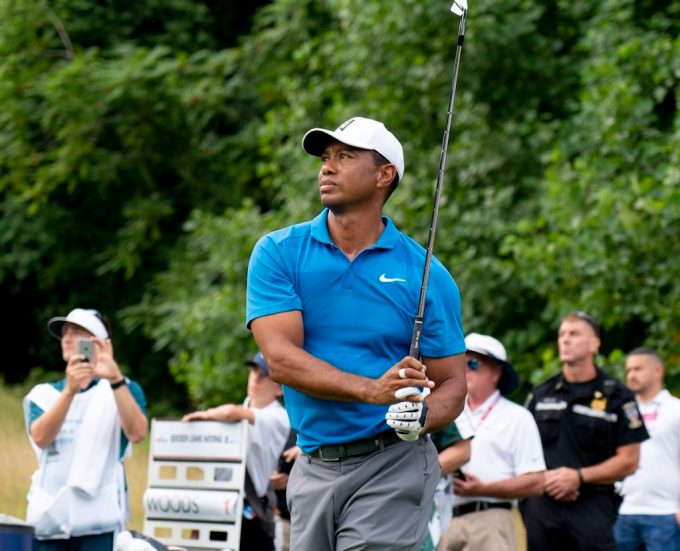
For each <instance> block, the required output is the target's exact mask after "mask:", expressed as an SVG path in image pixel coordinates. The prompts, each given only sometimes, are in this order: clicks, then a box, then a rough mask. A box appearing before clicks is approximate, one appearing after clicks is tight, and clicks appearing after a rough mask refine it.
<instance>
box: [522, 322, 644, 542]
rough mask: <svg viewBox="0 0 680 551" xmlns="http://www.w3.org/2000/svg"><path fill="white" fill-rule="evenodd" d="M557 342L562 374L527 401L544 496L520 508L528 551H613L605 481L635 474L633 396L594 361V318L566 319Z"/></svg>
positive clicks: (639, 432)
mask: <svg viewBox="0 0 680 551" xmlns="http://www.w3.org/2000/svg"><path fill="white" fill-rule="evenodd" d="M557 343H558V349H559V355H560V360H561V361H562V372H561V373H560V374H558V375H555V376H554V377H551V378H550V379H548V380H547V381H545V382H544V383H543V384H541V385H539V386H538V387H536V388H535V389H534V391H533V393H532V394H530V395H529V397H528V399H527V407H528V409H529V411H531V413H532V414H533V415H534V417H535V418H536V423H537V424H538V428H539V431H540V433H541V440H542V443H543V453H544V456H545V462H546V466H547V468H548V471H547V472H546V480H545V482H546V484H545V493H544V494H542V495H540V496H536V497H530V498H527V499H526V500H524V502H523V503H522V506H521V512H522V516H523V519H524V523H525V526H526V530H527V547H528V551H538V550H541V551H544V550H546V549H550V550H553V551H561V550H565V551H566V550H569V551H573V550H585V549H588V550H605V549H606V550H609V549H611V550H615V549H616V548H617V547H616V543H615V541H614V536H613V525H614V522H615V520H616V513H617V509H618V500H617V499H616V496H615V494H614V486H613V483H614V482H616V481H617V480H621V479H623V478H624V477H626V476H628V475H629V474H632V473H633V472H635V470H636V469H637V466H638V461H639V457H640V442H642V441H643V440H646V439H647V438H649V435H648V434H647V430H646V429H645V426H644V424H643V422H642V419H641V417H640V412H639V411H638V408H637V404H636V402H635V397H634V396H633V394H632V393H631V392H630V391H629V390H628V389H627V388H626V387H625V385H623V384H622V383H621V382H619V381H617V380H616V379H614V378H612V377H610V376H609V375H607V374H606V373H604V372H603V371H602V369H600V368H599V367H597V366H596V365H595V363H594V357H595V355H596V354H597V352H598V350H599V347H600V337H599V330H598V327H597V324H596V322H595V320H594V319H593V318H592V317H591V316H590V315H588V314H586V313H585V312H575V313H572V314H569V315H568V316H566V317H565V318H564V319H563V320H562V322H561V324H560V329H559V334H558V341H557Z"/></svg>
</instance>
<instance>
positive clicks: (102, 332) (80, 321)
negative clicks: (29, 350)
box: [47, 308, 109, 340]
mask: <svg viewBox="0 0 680 551" xmlns="http://www.w3.org/2000/svg"><path fill="white" fill-rule="evenodd" d="M100 316H101V314H100V313H99V312H97V310H86V309H84V308H76V309H74V310H71V311H70V312H69V313H68V315H67V316H66V317H63V316H58V317H56V318H52V319H50V321H48V322H47V330H48V331H49V332H50V334H51V335H52V336H53V337H56V338H57V339H60V340H61V335H62V330H63V328H64V324H65V323H73V324H75V325H78V326H80V327H82V328H83V329H87V330H88V331H89V332H90V333H92V334H93V335H94V336H95V337H99V338H100V339H108V338H109V332H108V331H107V329H106V325H104V322H103V321H102V320H101V318H100Z"/></svg>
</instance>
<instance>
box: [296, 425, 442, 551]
mask: <svg viewBox="0 0 680 551" xmlns="http://www.w3.org/2000/svg"><path fill="white" fill-rule="evenodd" d="M440 472H441V471H440V467H439V458H438V455H437V450H436V449H435V447H434V445H433V444H432V441H431V440H430V439H429V437H426V438H420V439H419V440H417V441H416V442H398V443H396V444H393V445H391V446H388V447H386V448H384V449H382V450H379V451H376V452H374V453H371V454H369V455H364V456H360V457H350V458H348V459H343V460H340V461H336V462H326V461H322V460H321V459H317V458H314V457H311V456H309V455H306V454H303V455H302V456H300V457H299V458H298V459H297V460H296V461H295V464H294V466H293V470H292V472H291V474H290V478H289V479H288V489H287V499H288V507H289V509H290V515H291V541H290V548H291V549H295V551H350V550H351V551H359V550H371V551H379V550H384V551H388V550H389V551H402V550H403V551H407V550H413V551H417V550H418V549H420V545H421V542H422V541H423V539H424V538H425V535H426V533H427V522H428V518H429V515H430V511H431V509H432V501H433V499H434V492H435V489H436V488H437V482H438V481H439V474H440Z"/></svg>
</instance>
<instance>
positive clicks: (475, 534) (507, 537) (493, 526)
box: [437, 509, 517, 551]
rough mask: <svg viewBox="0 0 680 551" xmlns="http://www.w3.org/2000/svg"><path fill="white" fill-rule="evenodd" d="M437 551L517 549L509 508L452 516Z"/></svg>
mask: <svg viewBox="0 0 680 551" xmlns="http://www.w3.org/2000/svg"><path fill="white" fill-rule="evenodd" d="M437 550H438V551H517V534H516V532H515V524H514V522H513V520H512V511H510V510H509V509H489V510H487V511H478V512H476V513H468V514H467V515H463V516H460V517H453V520H452V521H451V524H450V525H449V528H448V530H447V531H446V534H444V535H443V536H442V538H441V539H440V540H439V545H438V546H437Z"/></svg>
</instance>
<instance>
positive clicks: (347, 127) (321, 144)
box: [302, 117, 404, 181]
mask: <svg viewBox="0 0 680 551" xmlns="http://www.w3.org/2000/svg"><path fill="white" fill-rule="evenodd" d="M332 140H338V141H339V142H342V143H344V144H347V145H351V146H352V147H358V148H360V149H369V150H373V151H377V152H378V153H380V154H381V155H382V156H383V157H385V159H387V160H388V161H389V162H390V163H392V164H393V165H394V166H395V167H396V168H397V174H398V175H399V181H401V180H402V178H403V177H404V150H403V148H402V147H401V143H399V140H397V138H396V137H395V136H394V134H392V132H390V131H389V130H387V128H385V125H384V124H383V123H381V122H379V121H374V120H373V119H365V118H364V117H353V118H351V119H349V120H346V121H345V122H343V123H342V124H341V125H340V126H338V127H337V128H336V129H335V130H326V129H325V128H312V129H311V130H309V131H308V132H307V133H306V134H305V135H304V137H303V138H302V149H304V150H305V151H306V152H307V153H309V154H310V155H314V156H315V157H320V156H321V154H322V153H323V150H324V149H326V146H327V145H328V143H329V142H330V141H332Z"/></svg>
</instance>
